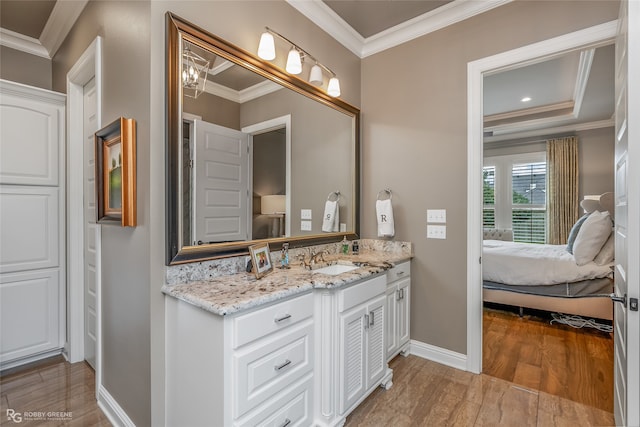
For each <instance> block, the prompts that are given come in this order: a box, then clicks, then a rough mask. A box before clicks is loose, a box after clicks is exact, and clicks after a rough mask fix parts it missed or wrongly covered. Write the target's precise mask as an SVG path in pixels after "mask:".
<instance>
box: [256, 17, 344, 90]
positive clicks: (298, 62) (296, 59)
mask: <svg viewBox="0 0 640 427" xmlns="http://www.w3.org/2000/svg"><path fill="white" fill-rule="evenodd" d="M273 36H276V37H278V38H279V39H282V40H284V41H285V42H287V43H289V45H290V46H291V49H290V50H289V54H288V56H287V65H286V67H285V70H286V71H287V72H288V73H289V74H300V73H301V72H302V64H303V63H304V60H305V58H309V59H310V60H311V61H313V62H314V66H313V67H311V72H310V73H309V83H311V84H312V85H315V86H322V84H323V82H324V76H323V70H324V71H326V72H327V73H328V74H329V75H330V77H329V84H328V86H327V93H328V94H329V96H332V97H338V96H340V81H339V80H338V77H337V76H336V73H334V72H333V71H331V70H330V69H329V68H328V67H327V66H325V65H323V64H321V63H320V62H318V60H317V59H316V58H315V57H314V56H313V55H311V54H310V53H309V52H307V51H306V50H304V49H302V48H301V47H300V46H298V45H296V44H295V43H293V42H292V41H291V40H289V39H288V38H286V37H285V36H283V35H282V34H280V33H278V32H276V31H273V30H272V29H271V28H269V27H265V31H264V33H262V35H261V36H260V43H259V44H258V56H259V57H260V58H262V59H264V60H267V61H271V60H273V59H275V57H276V50H275V43H274V38H273Z"/></svg>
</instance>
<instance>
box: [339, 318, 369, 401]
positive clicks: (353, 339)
mask: <svg viewBox="0 0 640 427" xmlns="http://www.w3.org/2000/svg"><path fill="white" fill-rule="evenodd" d="M366 314H367V308H366V306H364V305H362V306H357V307H355V308H353V309H351V310H349V311H347V312H345V313H342V314H340V362H341V363H340V382H341V384H340V413H344V411H346V410H347V409H348V408H349V407H351V405H353V404H354V403H355V402H356V401H357V400H358V399H359V398H360V396H362V394H363V393H364V392H365V390H366V383H365V351H366V347H365V334H366V331H365V327H366V326H367V325H368V324H367V323H366V318H365V315H366Z"/></svg>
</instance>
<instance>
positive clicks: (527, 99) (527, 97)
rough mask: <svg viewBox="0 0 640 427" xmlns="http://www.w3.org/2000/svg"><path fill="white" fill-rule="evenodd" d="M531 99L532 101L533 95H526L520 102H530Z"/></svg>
mask: <svg viewBox="0 0 640 427" xmlns="http://www.w3.org/2000/svg"><path fill="white" fill-rule="evenodd" d="M529 101H531V97H529V96H525V97H524V98H522V99H521V100H520V102H529Z"/></svg>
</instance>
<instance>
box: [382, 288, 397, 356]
mask: <svg viewBox="0 0 640 427" xmlns="http://www.w3.org/2000/svg"><path fill="white" fill-rule="evenodd" d="M397 299H398V287H397V286H396V284H395V283H394V284H393V285H391V286H389V287H388V288H387V292H386V304H385V309H386V311H387V312H386V313H385V314H386V315H385V319H384V325H385V327H384V339H385V348H386V349H387V350H386V351H387V354H386V356H387V360H388V359H389V357H391V356H392V355H393V353H394V352H395V351H396V349H397V348H398V335H397V334H396V305H397V304H398V303H397V302H396V300H397Z"/></svg>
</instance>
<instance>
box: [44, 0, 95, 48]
mask: <svg viewBox="0 0 640 427" xmlns="http://www.w3.org/2000/svg"><path fill="white" fill-rule="evenodd" d="M87 3H88V0H75V1H57V2H56V4H55V6H54V7H53V10H52V11H51V15H50V16H49V19H48V20H47V23H46V25H45V26H44V29H43V30H42V34H40V43H42V45H43V46H44V47H45V49H47V52H49V57H50V58H53V56H54V55H55V54H56V52H57V51H58V49H59V48H60V46H61V45H62V42H64V39H65V38H66V37H67V34H69V31H71V28H72V27H73V24H75V22H76V20H77V19H78V17H79V16H80V13H82V10H83V9H84V7H85V6H86V5H87Z"/></svg>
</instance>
